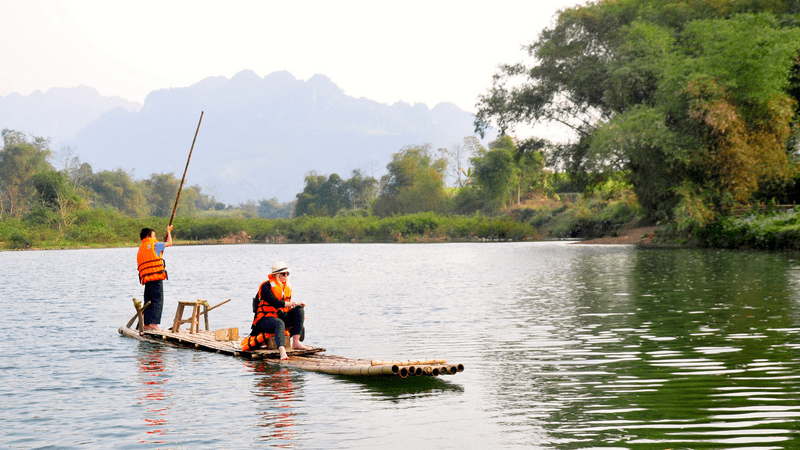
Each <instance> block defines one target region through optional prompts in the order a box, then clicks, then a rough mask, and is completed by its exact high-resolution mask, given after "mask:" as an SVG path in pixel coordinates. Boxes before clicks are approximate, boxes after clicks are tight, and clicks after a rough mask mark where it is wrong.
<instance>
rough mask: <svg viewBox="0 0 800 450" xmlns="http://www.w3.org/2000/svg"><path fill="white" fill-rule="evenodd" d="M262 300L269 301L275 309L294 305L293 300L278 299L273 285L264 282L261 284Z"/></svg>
mask: <svg viewBox="0 0 800 450" xmlns="http://www.w3.org/2000/svg"><path fill="white" fill-rule="evenodd" d="M261 301H262V302H267V304H268V305H269V306H272V307H273V308H275V309H281V308H286V307H292V306H294V305H293V304H292V302H285V301H283V300H278V297H275V294H273V293H272V286H270V284H269V283H264V284H263V285H262V286H261Z"/></svg>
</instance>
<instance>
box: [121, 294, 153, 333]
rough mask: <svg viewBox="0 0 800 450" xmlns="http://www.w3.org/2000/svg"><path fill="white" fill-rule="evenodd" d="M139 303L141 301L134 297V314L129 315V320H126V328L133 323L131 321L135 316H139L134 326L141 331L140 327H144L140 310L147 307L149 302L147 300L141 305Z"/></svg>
mask: <svg viewBox="0 0 800 450" xmlns="http://www.w3.org/2000/svg"><path fill="white" fill-rule="evenodd" d="M140 305H141V302H140V301H139V300H136V299H135V298H134V299H133V307H134V308H136V314H134V315H133V317H131V320H129V321H128V324H127V325H125V327H126V328H130V327H131V325H133V322H134V321H135V320H136V318H137V317H138V318H139V325H138V326H137V327H136V328H137V329H138V330H139V331H142V329H143V328H144V323H143V321H144V317H143V316H142V311H144V310H145V309H147V307H148V306H150V302H149V301H148V302H147V303H145V304H144V306H142V307H140Z"/></svg>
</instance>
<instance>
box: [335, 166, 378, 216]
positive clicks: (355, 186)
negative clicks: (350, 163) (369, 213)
mask: <svg viewBox="0 0 800 450" xmlns="http://www.w3.org/2000/svg"><path fill="white" fill-rule="evenodd" d="M343 187H344V190H345V192H346V195H347V198H348V200H349V203H348V205H349V208H350V209H367V208H368V207H369V205H370V204H371V203H372V201H373V200H375V197H376V195H377V193H378V180H376V179H375V178H373V177H369V176H366V175H364V174H363V173H362V172H361V171H360V170H359V169H355V170H353V172H352V174H351V176H350V178H349V179H348V180H347V181H345V182H344V186H343Z"/></svg>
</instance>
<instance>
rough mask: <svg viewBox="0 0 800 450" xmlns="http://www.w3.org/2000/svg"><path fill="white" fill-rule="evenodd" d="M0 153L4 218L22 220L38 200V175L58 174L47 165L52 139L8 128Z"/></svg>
mask: <svg viewBox="0 0 800 450" xmlns="http://www.w3.org/2000/svg"><path fill="white" fill-rule="evenodd" d="M2 136H3V149H2V150H1V151H0V216H3V215H6V214H8V215H11V216H13V217H21V216H22V215H24V214H26V213H27V212H29V211H30V207H31V205H32V202H34V201H35V200H36V186H35V182H34V175H36V174H37V173H42V172H47V171H54V169H53V166H51V165H50V163H48V162H47V158H48V157H49V156H50V149H49V143H50V142H49V140H48V139H44V138H40V137H35V136H34V137H32V138H31V139H28V138H27V137H26V136H25V135H24V134H23V133H21V132H18V131H14V130H9V129H4V130H3V131H2Z"/></svg>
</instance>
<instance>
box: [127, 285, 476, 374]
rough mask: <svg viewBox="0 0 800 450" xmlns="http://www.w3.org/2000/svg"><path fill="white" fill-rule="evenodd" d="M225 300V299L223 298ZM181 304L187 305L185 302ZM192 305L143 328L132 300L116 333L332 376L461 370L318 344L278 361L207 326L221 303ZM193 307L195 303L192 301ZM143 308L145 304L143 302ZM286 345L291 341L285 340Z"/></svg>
mask: <svg viewBox="0 0 800 450" xmlns="http://www.w3.org/2000/svg"><path fill="white" fill-rule="evenodd" d="M226 302H227V300H226ZM182 303H184V304H183V306H186V305H187V303H186V302H182ZM198 303H199V305H198V306H197V307H196V308H194V310H193V312H192V314H191V317H190V318H189V319H188V320H183V317H182V314H183V307H181V306H180V304H179V306H178V311H177V312H176V318H175V322H174V323H173V326H172V327H171V328H168V329H161V330H142V329H141V328H142V327H141V324H142V317H141V311H142V310H143V308H141V307H140V306H139V305H138V302H137V301H136V300H135V299H134V306H135V307H136V311H137V315H135V316H134V317H133V318H132V319H131V320H130V321H129V322H128V324H127V325H125V326H121V327H119V333H120V334H121V335H123V336H126V337H131V338H135V339H141V340H145V341H150V342H159V343H167V344H171V345H175V346H179V347H186V348H192V349H197V350H205V351H209V352H215V353H222V354H225V355H231V356H237V357H242V358H248V359H264V360H274V363H275V364H280V365H285V366H291V367H297V368H300V369H304V370H310V371H314V372H323V373H329V374H335V375H388V376H399V377H401V378H406V377H409V376H425V375H427V376H439V375H454V374H456V373H458V372H461V371H463V370H464V365H463V364H448V363H447V361H446V360H444V359H428V360H409V361H392V360H373V359H353V358H345V357H341V356H328V355H322V354H320V353H322V352H324V351H325V349H324V348H321V347H312V346H309V345H306V346H307V347H309V348H308V349H306V350H299V349H297V350H295V349H291V348H290V347H286V353H287V354H288V355H289V359H288V360H283V361H280V360H279V354H278V350H277V349H266V348H259V349H257V350H250V351H242V347H241V344H240V342H239V339H238V330H237V329H236V328H227V329H222V330H216V331H211V330H209V329H208V311H211V310H212V309H214V308H216V307H217V306H220V305H222V304H224V303H225V302H223V303H220V304H219V305H217V306H214V307H211V308H209V307H208V304H207V303H205V304H203V303H200V301H198ZM191 304H192V306H194V302H191ZM145 307H146V305H145ZM203 315H205V325H206V329H205V330H200V329H199V328H200V327H199V319H200V316H203ZM137 318H138V319H139V325H138V326H137V327H131V326H132V325H133V323H134V322H135V321H136V319H137ZM184 322H186V323H190V329H189V330H184V329H180V325H181V324H182V323H184ZM287 344H290V342H289V340H288V339H287Z"/></svg>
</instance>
